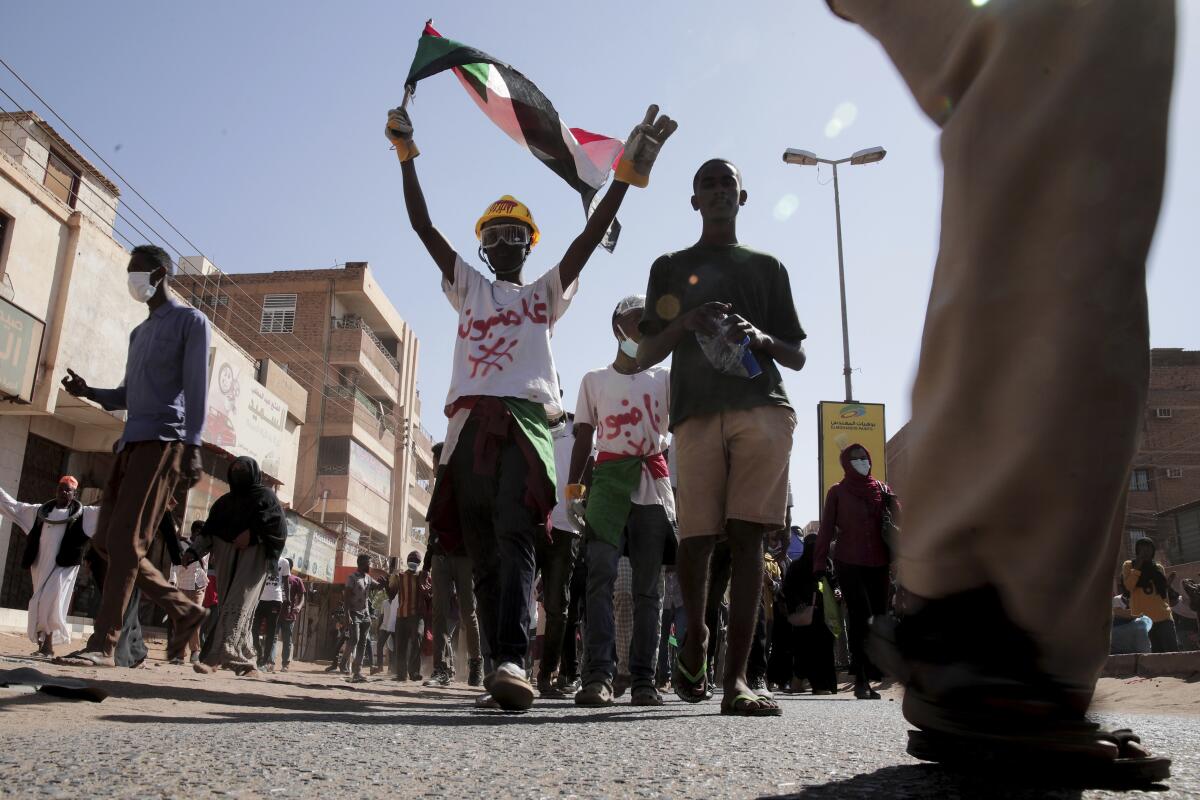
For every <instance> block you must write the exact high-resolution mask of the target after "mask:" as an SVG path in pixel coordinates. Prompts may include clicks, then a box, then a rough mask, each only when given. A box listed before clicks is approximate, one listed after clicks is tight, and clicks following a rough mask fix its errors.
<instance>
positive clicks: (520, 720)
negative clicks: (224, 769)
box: [98, 703, 695, 728]
mask: <svg viewBox="0 0 1200 800" xmlns="http://www.w3.org/2000/svg"><path fill="white" fill-rule="evenodd" d="M403 708H404V709H405V710H409V709H413V710H423V709H424V710H427V709H432V710H436V711H438V712H441V713H436V714H430V713H424V714H395V713H391V714H388V713H374V714H372V713H363V708H362V707H361V706H359V705H353V706H350V707H347V708H345V709H344V710H343V711H342V712H341V713H329V712H324V713H322V712H317V713H309V714H287V713H282V714H276V713H271V712H262V711H253V712H247V713H236V712H231V711H230V712H226V711H222V712H216V713H214V714H212V715H211V716H206V717H165V716H160V715H150V714H109V715H107V716H102V717H98V719H99V720H101V721H103V722H125V723H132V724H147V723H157V724H163V723H166V724H173V725H225V724H228V723H231V722H251V723H281V722H338V723H343V724H344V723H347V722H351V723H354V724H356V725H409V726H412V727H417V728H428V727H433V728H466V727H494V726H500V725H503V726H509V725H579V724H584V723H593V722H595V723H600V724H604V723H621V722H634V723H644V722H646V721H647V720H649V719H654V720H669V719H694V718H695V715H693V714H662V713H654V712H647V711H614V712H608V713H596V714H564V715H561V716H559V715H556V714H547V713H545V712H546V711H548V710H550V709H535V710H534V711H533V712H508V713H506V712H503V711H476V710H475V709H468V708H463V707H461V706H448V705H446V704H444V703H442V704H439V705H436V706H431V705H428V704H422V705H416V704H412V703H408V704H405V705H404V706H403ZM396 710H397V707H396V706H388V707H387V708H386V709H380V711H392V712H395V711H396ZM464 711H466V712H468V713H465V714H464V713H462V712H464Z"/></svg>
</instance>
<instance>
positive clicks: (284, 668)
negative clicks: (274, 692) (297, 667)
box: [279, 664, 288, 672]
mask: <svg viewBox="0 0 1200 800" xmlns="http://www.w3.org/2000/svg"><path fill="white" fill-rule="evenodd" d="M279 671H280V672H287V671H288V665H287V664H284V665H283V666H282V667H280V668H279Z"/></svg>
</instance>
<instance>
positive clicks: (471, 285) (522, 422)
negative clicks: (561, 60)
mask: <svg viewBox="0 0 1200 800" xmlns="http://www.w3.org/2000/svg"><path fill="white" fill-rule="evenodd" d="M675 127H676V125H675V123H674V122H673V121H672V120H671V119H670V118H668V117H666V116H659V114H658V106H650V108H649V109H648V110H647V112H646V116H645V119H643V120H642V122H641V123H640V124H638V125H637V126H636V127H635V128H634V129H633V133H632V134H631V135H630V138H629V140H628V141H627V142H626V144H625V151H624V155H623V156H622V161H621V165H620V167H619V168H618V170H617V174H616V176H615V179H614V181H613V183H612V185H611V186H610V187H609V189H608V191H607V192H606V193H605V195H604V199H603V200H601V201H600V203H599V205H597V206H596V209H595V211H594V212H593V213H592V215H591V217H590V218H589V219H588V221H587V224H586V225H585V226H584V229H583V232H582V233H580V234H579V236H577V237H576V238H575V241H574V242H572V243H571V246H570V247H568V248H567V252H566V254H565V255H563V257H562V260H561V261H559V262H558V265H557V266H555V267H553V268H552V269H550V271H549V272H547V273H546V274H545V275H543V276H542V277H540V278H538V279H537V280H536V281H534V282H533V283H530V284H526V283H525V282H524V279H523V277H522V274H521V271H522V268H523V267H524V265H525V259H526V258H527V257H528V256H529V253H530V251H531V250H532V249H533V247H534V245H536V244H537V242H538V239H539V238H540V235H541V232H540V231H539V230H538V227H537V224H536V223H535V222H534V221H533V215H532V214H531V213H530V211H529V208H528V207H527V206H525V205H524V204H523V203H521V202H520V201H518V200H517V199H516V198H514V197H511V196H509V195H505V196H504V197H501V198H500V199H499V200H497V201H495V202H494V203H492V204H491V205H489V206H488V207H487V209H486V210H485V211H484V213H483V216H481V217H480V218H479V221H478V223H476V226H475V235H476V237H477V238H478V240H479V255H480V258H481V259H482V260H483V261H484V263H485V264H487V266H488V268H489V269H490V270H491V271H492V272H494V273H495V276H496V278H495V280H489V279H487V278H485V277H484V276H483V275H482V274H480V272H478V271H477V270H475V269H473V268H471V267H470V266H469V265H468V264H467V263H466V262H465V261H463V259H462V258H460V257H459V255H458V253H456V252H455V250H454V248H453V247H451V245H450V243H449V242H448V241H446V238H445V237H444V236H443V235H442V234H441V233H440V232H439V231H438V230H437V228H435V227H434V226H433V223H432V222H431V221H430V219H429V211H428V209H427V207H426V204H425V196H424V193H423V192H422V191H421V184H420V181H418V179H417V171H416V166H415V159H416V157H417V155H418V154H419V151H418V150H417V147H416V144H415V143H414V142H413V125H412V120H411V119H410V118H409V115H408V112H407V111H405V110H404V109H401V108H398V109H393V110H392V111H391V112H390V113H389V114H388V122H387V127H386V133H387V137H388V139H389V140H390V141H391V142H392V143H393V144H394V145H395V147H396V154H397V157H398V158H399V159H400V162H401V173H402V175H403V179H404V203H405V206H406V207H407V209H408V219H409V222H410V223H411V224H412V227H413V230H414V231H415V232H416V234H417V236H418V237H419V238H420V239H421V242H422V243H423V244H424V245H425V249H426V250H427V251H428V252H429V255H430V256H431V257H432V258H433V261H434V263H435V264H437V266H438V269H439V270H441V273H442V291H443V292H444V293H445V294H446V298H447V299H448V300H449V301H450V304H451V305H452V306H453V307H454V309H455V311H457V312H458V328H457V337H456V339H455V346H454V360H453V372H452V376H451V383H450V391H449V393H448V395H447V398H446V413H447V416H449V417H450V421H449V424H448V426H447V431H446V442H445V446H444V448H443V450H442V456H441V466H442V467H443V469H441V470H440V476H439V479H438V482H437V485H436V486H435V487H434V493H433V499H432V501H431V503H430V506H429V523H430V524H429V528H430V531H431V537H432V540H431V546H433V544H434V543H435V541H436V542H437V544H438V545H439V546H442V547H450V548H452V547H456V546H458V545H460V544H462V545H465V547H466V550H467V554H468V555H469V556H470V557H471V560H472V564H473V569H474V578H475V588H476V594H477V597H476V601H477V608H478V612H479V623H480V630H481V633H482V634H483V637H484V639H485V641H486V643H487V651H488V652H489V653H490V655H491V658H492V660H493V662H494V663H495V665H496V669H495V671H494V672H492V673H491V674H490V675H489V676H488V677H487V678H486V679H485V680H484V686H485V687H486V688H487V690H488V693H487V694H485V695H483V696H482V697H480V698H479V699H478V700H477V703H478V704H479V705H484V706H499V707H501V708H505V709H508V710H523V709H527V708H529V706H530V705H532V703H533V694H534V692H533V687H532V686H531V685H530V683H529V681H528V680H527V679H526V677H525V669H524V666H523V664H524V661H525V656H526V653H527V651H528V648H529V632H528V630H527V623H528V620H529V618H530V597H531V595H532V589H533V580H534V574H533V573H534V543H535V541H536V537H537V536H545V535H546V519H547V517H548V516H549V513H550V510H551V509H552V508H553V507H554V505H555V501H556V499H557V493H556V491H555V471H554V441H553V438H552V436H551V433H550V420H557V419H558V418H559V417H561V416H562V415H563V410H562V407H561V405H560V402H561V391H560V389H559V385H558V373H557V371H556V369H555V366H554V355H553V353H552V352H551V349H550V337H551V335H552V334H553V331H554V325H555V323H557V321H558V320H559V318H560V317H561V316H562V315H563V314H564V313H565V312H566V310H567V307H568V306H569V305H570V303H571V299H572V298H573V297H574V295H575V292H576V289H577V285H578V284H577V280H578V278H579V273H580V272H581V271H582V270H583V267H584V265H585V264H587V261H588V258H590V257H591V254H592V252H593V251H594V250H595V249H596V247H597V246H598V245H599V244H600V241H601V239H602V238H603V237H604V234H605V232H606V231H607V230H608V228H609V225H610V224H611V223H612V221H613V219H614V218H615V217H616V214H617V209H618V208H619V207H620V205H621V201H622V200H623V199H624V198H625V193H626V192H627V191H628V189H629V186H630V185H631V182H632V183H633V184H636V185H643V186H644V185H645V183H646V181H647V180H648V175H649V173H650V169H651V167H653V165H654V160H655V158H656V157H657V154H658V150H659V147H660V146H661V145H662V143H663V141H665V140H666V138H667V137H668V136H670V135H671V133H673V132H674V130H675Z"/></svg>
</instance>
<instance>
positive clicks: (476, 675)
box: [467, 658, 483, 686]
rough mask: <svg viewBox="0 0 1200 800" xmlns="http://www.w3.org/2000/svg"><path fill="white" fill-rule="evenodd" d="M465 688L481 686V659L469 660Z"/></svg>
mask: <svg viewBox="0 0 1200 800" xmlns="http://www.w3.org/2000/svg"><path fill="white" fill-rule="evenodd" d="M467 686H483V659H482V658H472V659H471V670H470V672H469V673H468V675H467Z"/></svg>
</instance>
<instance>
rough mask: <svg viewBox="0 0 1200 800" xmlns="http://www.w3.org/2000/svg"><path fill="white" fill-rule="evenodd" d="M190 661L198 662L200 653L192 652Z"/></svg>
mask: <svg viewBox="0 0 1200 800" xmlns="http://www.w3.org/2000/svg"><path fill="white" fill-rule="evenodd" d="M192 663H193V664H199V663H200V654H199V653H192Z"/></svg>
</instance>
